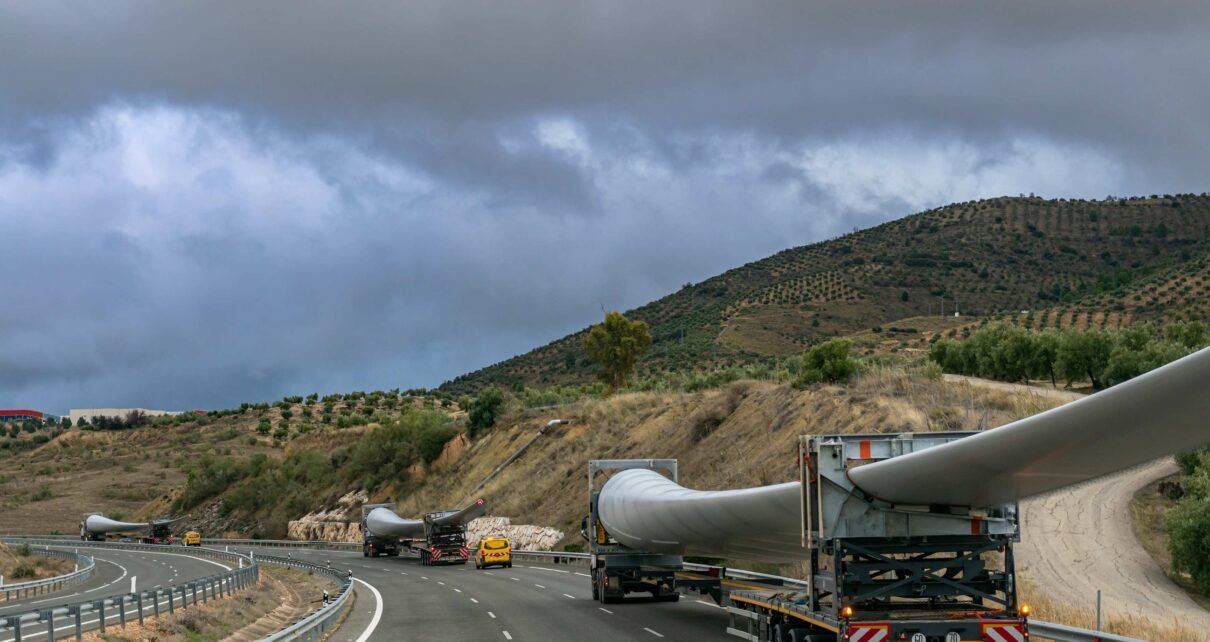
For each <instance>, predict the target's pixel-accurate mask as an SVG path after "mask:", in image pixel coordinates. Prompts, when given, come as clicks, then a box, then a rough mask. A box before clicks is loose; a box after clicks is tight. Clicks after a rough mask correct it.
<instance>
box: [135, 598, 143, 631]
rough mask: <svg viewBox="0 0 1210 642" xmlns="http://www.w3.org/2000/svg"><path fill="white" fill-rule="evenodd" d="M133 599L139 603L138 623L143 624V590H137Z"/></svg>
mask: <svg viewBox="0 0 1210 642" xmlns="http://www.w3.org/2000/svg"><path fill="white" fill-rule="evenodd" d="M135 599H136V600H138V603H139V625H140V626H141V625H142V624H143V592H142V591H139V593H138V595H135Z"/></svg>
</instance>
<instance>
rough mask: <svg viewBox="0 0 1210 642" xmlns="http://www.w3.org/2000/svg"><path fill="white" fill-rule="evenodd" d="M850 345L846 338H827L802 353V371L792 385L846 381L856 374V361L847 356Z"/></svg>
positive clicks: (851, 345)
mask: <svg viewBox="0 0 1210 642" xmlns="http://www.w3.org/2000/svg"><path fill="white" fill-rule="evenodd" d="M852 347H853V342H852V341H849V340H848V339H829V340H827V341H825V342H823V343H821V344H819V345H817V346H815V347H814V348H811V349H810V350H808V351H807V352H806V354H805V355H803V360H802V371H801V372H800V373H799V375H798V378H796V379H795V380H794V385H795V386H797V387H802V386H806V385H810V384H813V383H820V382H827V383H846V382H848V381H849V379H852V378H853V376H854V375H856V374H857V361H856V360H854V359H853V358H851V357H850V356H849V350H850V349H852Z"/></svg>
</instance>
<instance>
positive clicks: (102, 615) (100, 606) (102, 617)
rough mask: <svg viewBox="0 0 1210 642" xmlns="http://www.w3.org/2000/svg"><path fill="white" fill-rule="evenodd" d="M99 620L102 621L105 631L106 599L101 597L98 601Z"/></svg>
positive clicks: (102, 628)
mask: <svg viewBox="0 0 1210 642" xmlns="http://www.w3.org/2000/svg"><path fill="white" fill-rule="evenodd" d="M96 607H97V620H98V621H99V622H100V623H101V633H104V632H105V600H104V599H100V600H97V602H96Z"/></svg>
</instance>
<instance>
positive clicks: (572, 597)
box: [563, 593, 576, 600]
mask: <svg viewBox="0 0 1210 642" xmlns="http://www.w3.org/2000/svg"><path fill="white" fill-rule="evenodd" d="M563 597H570V598H571V599H573V600H574V599H576V596H574V595H568V594H566V593H564V594H563Z"/></svg>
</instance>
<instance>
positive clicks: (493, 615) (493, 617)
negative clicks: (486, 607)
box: [487, 611, 496, 620]
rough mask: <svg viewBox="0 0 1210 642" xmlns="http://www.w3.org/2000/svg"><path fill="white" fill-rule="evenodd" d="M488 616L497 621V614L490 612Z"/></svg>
mask: <svg viewBox="0 0 1210 642" xmlns="http://www.w3.org/2000/svg"><path fill="white" fill-rule="evenodd" d="M487 614H488V615H490V616H492V619H493V620H494V619H496V614H495V613H492V612H491V611H488V612H487Z"/></svg>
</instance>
